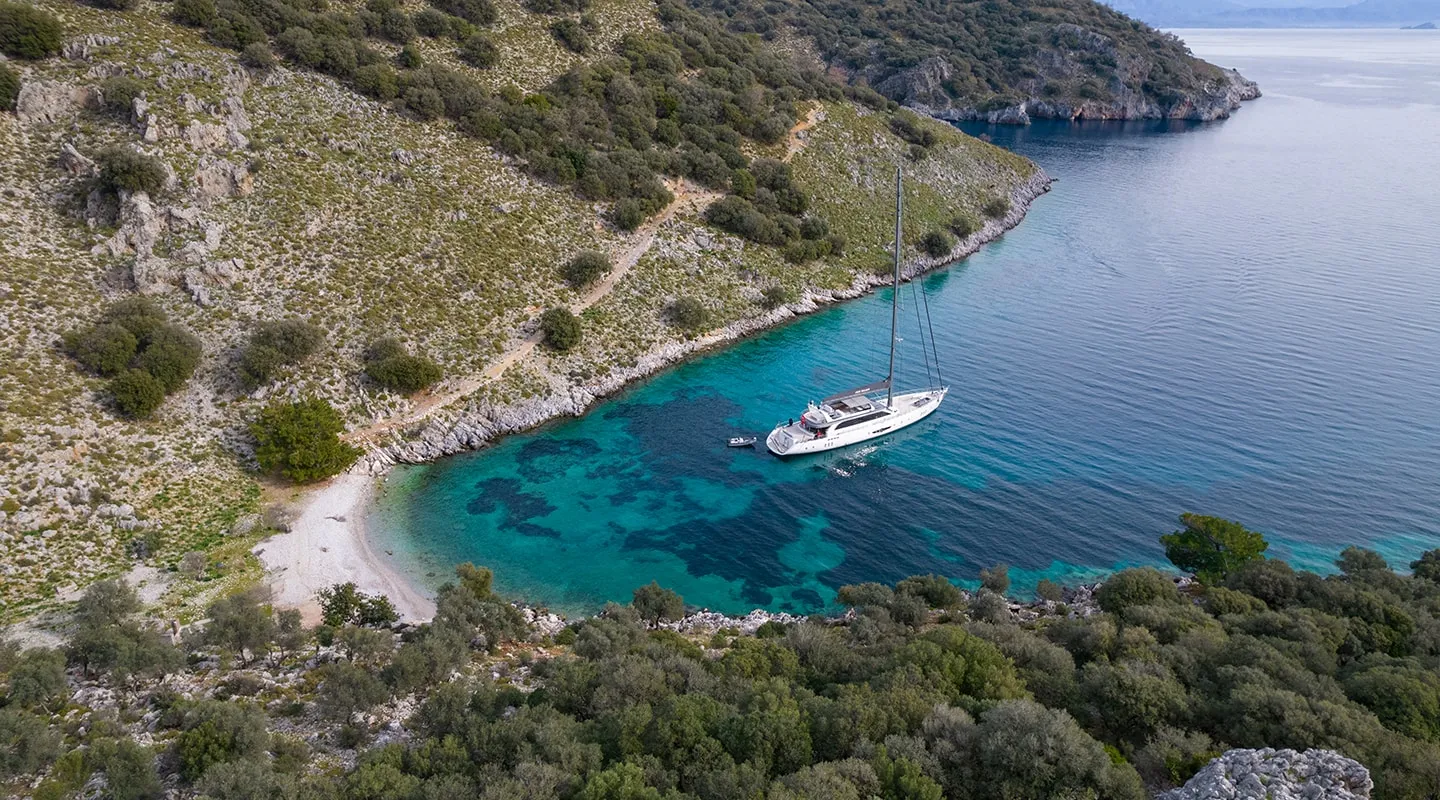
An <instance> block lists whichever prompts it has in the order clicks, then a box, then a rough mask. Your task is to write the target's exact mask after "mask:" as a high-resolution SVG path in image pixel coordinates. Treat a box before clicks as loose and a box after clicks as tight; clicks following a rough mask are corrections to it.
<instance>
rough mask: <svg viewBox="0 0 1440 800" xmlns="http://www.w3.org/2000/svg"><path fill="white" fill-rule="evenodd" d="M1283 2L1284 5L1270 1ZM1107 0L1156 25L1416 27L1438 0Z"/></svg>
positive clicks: (1436, 11)
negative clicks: (1337, 0)
mask: <svg viewBox="0 0 1440 800" xmlns="http://www.w3.org/2000/svg"><path fill="white" fill-rule="evenodd" d="M1275 3H1285V4H1286V5H1284V6H1278V5H1273V4H1275ZM1333 3H1334V0H1269V2H1268V3H1267V2H1266V0H1250V1H1249V2H1232V1H1231V0H1111V2H1110V6H1111V7H1112V8H1114V9H1115V10H1117V11H1121V12H1123V13H1125V14H1128V15H1129V16H1132V17H1135V18H1137V19H1141V20H1144V21H1145V22H1148V23H1150V24H1151V25H1154V26H1156V27H1162V28H1183V27H1214V28H1225V27H1233V28H1373V27H1385V28H1394V27H1419V26H1420V25H1422V24H1424V23H1427V22H1429V21H1431V20H1434V19H1436V18H1440V0H1363V2H1359V3H1355V4H1353V5H1334V4H1333Z"/></svg>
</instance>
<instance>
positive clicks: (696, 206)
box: [343, 103, 824, 444]
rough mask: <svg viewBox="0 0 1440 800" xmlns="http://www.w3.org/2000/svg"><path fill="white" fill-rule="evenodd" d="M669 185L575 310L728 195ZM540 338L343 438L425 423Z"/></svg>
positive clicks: (809, 118)
mask: <svg viewBox="0 0 1440 800" xmlns="http://www.w3.org/2000/svg"><path fill="white" fill-rule="evenodd" d="M823 119H824V107H823V106H821V105H820V104H819V103H816V104H813V105H812V106H811V107H810V109H809V110H808V111H807V112H806V113H805V118H804V119H802V120H800V121H799V122H797V123H796V124H795V126H794V127H792V128H791V129H790V133H789V135H788V136H787V137H786V141H785V155H784V157H783V160H784V161H789V160H790V159H792V158H794V157H795V154H796V153H799V152H800V151H801V150H804V149H805V146H806V144H808V143H809V136H808V135H807V134H806V131H808V130H810V129H811V128H813V127H815V125H816V124H817V123H819V122H820V121H822V120H823ZM666 186H667V187H669V189H670V191H671V193H672V194H674V196H675V199H674V200H672V201H670V204H669V205H667V206H665V208H664V209H662V210H661V211H660V213H659V214H657V215H655V216H654V217H652V218H650V219H649V220H648V221H646V222H645V224H643V225H641V226H640V227H639V228H636V229H635V232H634V233H632V234H630V235H629V236H627V237H626V238H625V240H624V242H623V243H622V246H621V249H620V250H619V251H618V252H617V253H615V254H614V264H615V266H614V268H612V269H611V270H610V272H609V273H607V274H606V275H605V277H604V278H602V279H601V280H600V281H599V282H598V283H596V284H595V285H594V286H593V287H591V288H590V290H589V291H588V292H586V293H585V294H584V295H583V296H582V297H580V298H579V299H578V300H576V301H575V302H573V303H571V304H570V310H571V311H572V312H574V313H576V314H579V313H581V312H583V311H584V310H585V309H587V308H590V307H592V306H594V305H595V304H596V303H599V302H600V301H601V300H604V299H605V297H606V296H607V295H609V294H610V292H611V291H612V290H613V289H614V288H615V286H616V285H617V284H619V283H620V281H621V280H623V279H624V278H625V276H626V275H628V274H630V270H632V269H634V268H635V265H636V264H638V263H640V259H641V258H643V257H644V256H645V254H646V253H647V252H649V250H650V246H651V245H652V244H654V243H655V234H656V233H657V232H659V230H660V228H661V226H663V225H664V224H665V223H667V222H669V221H670V220H672V219H674V218H675V215H676V214H678V213H680V212H681V211H682V210H683V211H690V212H694V213H700V212H703V211H704V210H705V209H706V208H708V207H709V206H710V204H711V203H713V202H715V201H716V200H719V199H720V198H722V197H724V196H725V193H724V192H716V191H712V190H710V189H706V188H703V187H700V186H697V185H695V184H693V183H691V182H689V181H687V180H684V179H683V178H682V179H678V180H674V181H667V182H666ZM542 338H543V335H542V334H541V333H540V331H538V330H537V331H535V332H533V333H531V334H530V335H529V336H526V337H525V338H524V339H521V340H519V341H517V342H515V343H513V344H511V345H510V346H509V347H508V348H506V349H505V351H504V352H503V353H501V354H500V357H499V358H497V359H495V360H494V361H492V362H490V364H488V365H487V366H486V367H485V369H484V370H482V371H481V372H480V373H479V374H476V375H467V376H465V377H463V378H452V379H449V380H446V381H443V382H442V383H441V384H440V385H439V386H438V387H436V388H435V389H433V390H431V391H429V392H426V393H425V394H422V395H421V396H420V397H419V398H418V400H417V402H416V403H415V405H414V406H412V407H410V408H409V409H407V410H405V411H403V412H401V413H399V414H396V415H394V416H391V417H389V418H386V419H383V420H380V421H378V422H375V423H373V424H371V425H367V426H366V427H364V428H359V429H356V430H353V431H350V432H349V433H347V434H345V435H344V437H343V438H344V439H345V440H347V441H349V442H351V443H352V444H374V443H376V440H377V439H379V438H380V437H383V436H385V435H386V434H388V433H390V432H392V431H394V430H396V429H398V428H405V427H409V426H411V425H415V424H418V423H421V422H424V421H425V420H426V419H428V418H429V417H430V415H431V414H433V413H435V412H436V411H438V410H439V409H442V408H446V407H448V406H450V405H451V404H453V403H457V402H459V401H461V400H464V399H465V398H466V397H469V396H470V395H472V394H474V393H475V392H477V391H479V390H480V388H481V387H483V386H484V385H485V384H487V383H489V382H491V381H493V380H496V379H497V378H499V377H500V376H501V375H503V374H504V373H505V370H507V369H509V368H510V367H512V366H514V365H515V364H517V363H519V362H520V361H521V360H523V359H525V358H526V357H528V356H529V355H530V353H531V352H533V351H534V350H535V347H536V346H537V345H539V344H540V340H541V339H542Z"/></svg>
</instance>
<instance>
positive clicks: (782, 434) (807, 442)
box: [765, 389, 949, 457]
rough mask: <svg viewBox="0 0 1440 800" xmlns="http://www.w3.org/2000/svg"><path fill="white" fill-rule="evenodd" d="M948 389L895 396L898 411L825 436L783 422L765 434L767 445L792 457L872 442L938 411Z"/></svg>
mask: <svg viewBox="0 0 1440 800" xmlns="http://www.w3.org/2000/svg"><path fill="white" fill-rule="evenodd" d="M948 391H949V389H930V390H926V391H923V392H909V393H907V394H898V395H895V400H894V403H893V404H892V408H893V409H894V411H892V412H890V413H888V414H886V415H885V416H883V417H880V418H878V419H874V420H869V421H866V422H862V423H860V424H858V425H855V426H853V427H851V428H846V429H840V430H833V431H830V432H829V433H827V434H826V435H824V436H819V437H817V436H816V435H815V434H814V433H812V432H810V431H807V430H805V429H803V428H801V427H800V426H799V425H782V426H780V427H778V428H776V429H775V430H773V431H771V432H770V435H769V436H767V437H765V447H766V448H767V449H768V450H769V451H770V452H772V453H774V454H775V455H777V456H782V457H788V456H800V455H807V454H810V453H823V452H826V451H828V450H835V449H837V448H840V447H846V446H848V445H852V444H859V443H861V442H868V441H870V440H871V439H877V438H879V437H881V436H885V435H886V434H889V433H894V432H895V431H898V430H900V429H902V428H906V427H909V426H910V425H914V424H915V423H917V422H919V421H920V420H922V419H925V418H926V417H928V416H930V415H931V414H933V413H935V409H937V408H939V407H940V403H941V401H943V400H944V399H945V394H946V393H947V392H948Z"/></svg>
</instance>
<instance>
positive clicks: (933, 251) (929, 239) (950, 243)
mask: <svg viewBox="0 0 1440 800" xmlns="http://www.w3.org/2000/svg"><path fill="white" fill-rule="evenodd" d="M954 249H955V238H954V237H952V236H951V235H950V234H948V233H946V232H945V231H930V232H929V233H927V234H925V235H924V236H921V237H920V252H922V253H924V254H925V255H927V256H930V257H931V258H944V257H945V256H948V255H950V251H951V250H954Z"/></svg>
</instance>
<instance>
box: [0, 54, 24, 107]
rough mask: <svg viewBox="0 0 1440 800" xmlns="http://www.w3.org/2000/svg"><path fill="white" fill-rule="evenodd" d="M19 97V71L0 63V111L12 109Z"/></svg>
mask: <svg viewBox="0 0 1440 800" xmlns="http://www.w3.org/2000/svg"><path fill="white" fill-rule="evenodd" d="M19 97H20V73H18V72H16V71H15V70H13V69H10V67H8V66H6V65H5V64H0V111H14V110H15V101H16V100H17V99H19Z"/></svg>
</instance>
